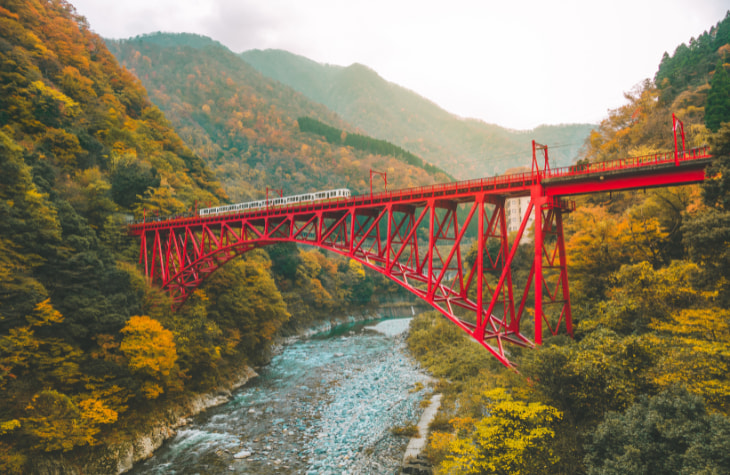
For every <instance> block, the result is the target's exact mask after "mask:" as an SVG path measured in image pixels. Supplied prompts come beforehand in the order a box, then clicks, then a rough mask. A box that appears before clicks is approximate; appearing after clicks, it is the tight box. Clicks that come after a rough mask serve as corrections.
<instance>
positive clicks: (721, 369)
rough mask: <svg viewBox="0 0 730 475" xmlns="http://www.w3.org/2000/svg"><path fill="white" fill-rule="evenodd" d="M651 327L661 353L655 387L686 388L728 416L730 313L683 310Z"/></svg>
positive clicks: (729, 408)
mask: <svg viewBox="0 0 730 475" xmlns="http://www.w3.org/2000/svg"><path fill="white" fill-rule="evenodd" d="M651 326H652V327H653V328H654V329H656V330H657V331H658V333H659V334H658V335H657V337H656V346H657V348H661V349H662V356H661V358H660V360H659V363H658V364H657V369H656V376H655V378H654V381H655V382H656V384H658V385H659V386H660V387H670V388H671V387H674V386H677V385H681V384H685V385H687V388H688V389H689V390H690V391H692V392H693V393H695V394H698V395H701V396H703V397H704V398H705V400H706V401H707V403H708V404H710V405H711V406H712V407H713V408H714V409H717V410H719V411H723V412H724V413H726V414H728V413H730V380H728V374H730V311H729V310H727V309H722V308H718V307H709V308H698V309H684V310H679V311H676V312H674V313H673V314H672V316H671V319H669V320H668V321H655V322H653V323H652V325H651Z"/></svg>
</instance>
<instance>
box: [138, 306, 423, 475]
mask: <svg viewBox="0 0 730 475" xmlns="http://www.w3.org/2000/svg"><path fill="white" fill-rule="evenodd" d="M408 323H409V322H408V320H407V319H396V320H384V321H381V322H379V323H351V324H345V325H341V326H339V327H335V328H332V330H331V331H328V332H325V333H322V334H318V335H314V336H312V337H310V338H299V339H297V340H295V341H292V342H290V343H289V344H287V345H285V346H283V347H282V348H281V350H280V351H279V352H278V353H277V354H276V355H275V356H274V357H273V359H272V361H271V363H270V364H269V365H267V366H266V367H265V368H262V371H261V375H260V376H259V377H258V378H256V379H255V380H254V381H252V382H251V383H250V384H248V385H246V387H244V388H242V389H241V390H240V391H238V392H237V393H236V395H235V397H234V398H233V400H232V401H230V402H229V403H228V404H225V405H223V406H220V407H218V408H215V409H212V410H210V411H208V412H206V414H205V415H201V416H200V417H198V418H196V419H195V421H194V423H193V424H190V425H188V426H186V427H185V428H182V429H181V430H180V431H179V432H178V435H177V436H176V437H175V438H174V439H173V440H171V441H170V442H169V443H167V444H165V445H164V447H163V448H162V449H161V450H159V451H158V452H157V453H156V454H155V456H154V457H152V458H151V459H149V460H147V461H145V462H144V463H142V464H140V465H139V466H137V467H135V469H133V470H132V472H131V473H132V474H170V473H224V472H231V473H247V474H257V475H273V474H277V475H281V474H317V475H322V474H338V475H339V474H342V473H349V474H356V473H361V474H370V473H378V474H396V473H399V471H400V468H401V463H402V460H403V453H404V451H405V449H406V445H407V443H408V439H406V438H404V437H401V436H398V435H396V434H394V433H393V431H392V429H393V428H394V427H403V426H407V425H411V424H414V423H416V422H417V421H418V418H419V416H420V413H421V412H422V409H421V408H420V402H421V401H422V400H423V399H424V397H425V396H426V394H427V393H428V392H429V391H430V389H429V388H428V387H427V386H428V384H429V382H430V380H431V379H430V377H429V376H428V375H427V374H425V373H424V372H423V371H422V370H421V369H420V368H419V367H418V366H417V365H416V364H415V363H414V362H413V360H412V359H411V358H409V357H408V356H407V355H406V354H405V351H404V350H405V342H404V332H405V330H407V328H408Z"/></svg>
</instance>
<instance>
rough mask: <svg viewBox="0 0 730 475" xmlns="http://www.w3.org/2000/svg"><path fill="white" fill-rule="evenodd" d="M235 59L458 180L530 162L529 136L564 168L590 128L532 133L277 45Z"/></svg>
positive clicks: (370, 72) (576, 126)
mask: <svg viewBox="0 0 730 475" xmlns="http://www.w3.org/2000/svg"><path fill="white" fill-rule="evenodd" d="M241 57H242V58H243V59H244V60H245V61H246V62H248V63H249V64H251V65H252V66H254V67H255V68H256V69H258V70H259V71H261V72H262V73H263V74H264V75H266V76H268V77H271V78H273V79H276V80H277V81H280V82H282V83H284V84H287V85H289V86H291V87H292V88H294V89H296V90H297V91H299V92H301V93H303V94H305V95H306V96H308V97H310V98H312V99H313V100H315V101H317V102H320V103H322V104H324V105H326V106H327V107H329V108H330V109H332V110H333V111H335V112H337V113H338V114H339V115H340V116H342V117H343V118H344V119H345V120H346V121H348V122H350V123H351V124H353V125H354V126H356V127H359V128H361V129H362V130H364V131H365V132H366V133H368V134H369V135H372V136H375V137H378V138H381V139H385V140H388V141H389V142H392V143H394V144H396V145H399V146H401V147H403V148H405V149H406V150H409V151H411V152H413V153H415V154H416V155H419V156H421V157H423V158H424V159H425V160H427V161H428V162H430V163H433V164H434V165H437V166H439V167H441V168H443V169H444V170H446V171H447V172H449V173H450V174H452V175H453V176H455V177H456V178H457V179H465V178H467V177H469V178H471V177H475V176H492V175H496V174H500V173H503V172H504V171H505V170H506V169H508V168H512V167H514V166H519V165H526V164H529V160H530V154H531V153H532V152H531V151H532V148H531V140H536V141H537V142H540V143H543V144H547V145H548V146H552V147H553V149H552V150H551V151H550V156H551V159H552V163H553V166H566V165H569V164H570V163H572V162H573V161H574V159H575V158H576V156H577V154H578V151H579V150H580V148H581V147H582V146H583V144H584V141H585V139H586V137H587V136H588V134H589V132H590V130H591V129H592V128H593V125H591V124H569V125H553V126H541V127H538V128H536V129H534V130H531V131H515V130H510V129H505V128H503V127H499V126H498V125H493V124H487V123H485V122H482V121H479V120H475V119H462V118H459V117H457V116H454V115H453V114H449V113H448V112H446V111H444V110H443V109H441V108H440V107H439V106H437V105H436V104H434V103H433V102H431V101H429V100H427V99H424V98H423V97H421V96H419V95H418V94H416V93H414V92H413V91H410V90H408V89H406V88H403V87H401V86H398V85H396V84H393V83H390V82H388V81H385V80H384V79H383V78H381V77H380V76H379V75H378V74H377V73H376V72H375V71H373V70H371V69H370V68H368V67H366V66H363V65H361V64H353V65H350V66H348V67H341V66H333V65H323V64H319V63H316V62H314V61H311V60H309V59H307V58H304V57H301V56H298V55H295V54H292V53H289V52H286V51H281V50H263V51H262V50H251V51H245V52H243V53H241ZM455 87H457V86H456V85H455Z"/></svg>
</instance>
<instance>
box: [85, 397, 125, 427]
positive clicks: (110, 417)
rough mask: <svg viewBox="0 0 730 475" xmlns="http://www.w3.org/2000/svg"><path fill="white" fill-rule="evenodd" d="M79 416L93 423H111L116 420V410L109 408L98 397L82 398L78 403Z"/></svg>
mask: <svg viewBox="0 0 730 475" xmlns="http://www.w3.org/2000/svg"><path fill="white" fill-rule="evenodd" d="M79 409H81V416H82V417H83V418H84V419H86V420H87V421H91V422H92V423H94V424H112V423H114V422H116V421H117V416H118V414H117V411H115V410H113V409H109V408H108V407H106V406H105V405H104V403H103V402H101V401H99V400H98V399H84V400H83V401H81V402H80V403H79Z"/></svg>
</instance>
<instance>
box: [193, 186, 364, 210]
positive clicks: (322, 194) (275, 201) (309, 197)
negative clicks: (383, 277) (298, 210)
mask: <svg viewBox="0 0 730 475" xmlns="http://www.w3.org/2000/svg"><path fill="white" fill-rule="evenodd" d="M349 197H350V190H348V189H347V188H340V189H337V190H325V191H317V192H315V193H306V194H303V195H293V196H284V197H279V196H277V197H275V198H271V199H269V200H268V206H282V205H290V204H296V203H305V202H310V201H322V200H329V199H333V198H349ZM266 206H267V202H266V200H259V201H249V202H247V203H237V204H234V205H225V206H216V207H214V208H203V209H201V210H200V211H198V214H199V215H200V216H213V215H216V214H223V213H238V212H242V211H247V210H250V209H259V208H266Z"/></svg>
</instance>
